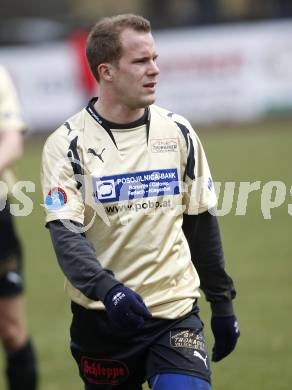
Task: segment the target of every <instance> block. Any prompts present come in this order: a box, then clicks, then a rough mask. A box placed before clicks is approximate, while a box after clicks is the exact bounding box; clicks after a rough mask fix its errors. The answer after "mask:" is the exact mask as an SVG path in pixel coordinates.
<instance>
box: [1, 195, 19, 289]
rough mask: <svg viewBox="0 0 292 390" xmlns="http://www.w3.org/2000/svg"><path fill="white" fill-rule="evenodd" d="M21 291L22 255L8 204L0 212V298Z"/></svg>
mask: <svg viewBox="0 0 292 390" xmlns="http://www.w3.org/2000/svg"><path fill="white" fill-rule="evenodd" d="M22 291H23V276H22V255H21V247H20V243H19V240H18V238H17V236H16V233H15V229H14V226H13V221H12V216H11V214H10V211H9V203H8V202H6V206H5V208H4V209H3V210H2V211H0V297H11V296H15V295H18V294H20V293H21V292H22Z"/></svg>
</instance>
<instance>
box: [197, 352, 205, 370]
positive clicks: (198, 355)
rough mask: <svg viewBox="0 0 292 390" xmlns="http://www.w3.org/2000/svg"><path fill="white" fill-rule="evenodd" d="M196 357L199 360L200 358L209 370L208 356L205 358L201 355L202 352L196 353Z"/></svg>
mask: <svg viewBox="0 0 292 390" xmlns="http://www.w3.org/2000/svg"><path fill="white" fill-rule="evenodd" d="M194 356H196V357H197V358H199V359H200V360H202V362H203V363H204V364H205V367H206V368H207V369H208V364H207V360H208V355H206V356H205V357H203V355H201V354H200V352H198V351H194Z"/></svg>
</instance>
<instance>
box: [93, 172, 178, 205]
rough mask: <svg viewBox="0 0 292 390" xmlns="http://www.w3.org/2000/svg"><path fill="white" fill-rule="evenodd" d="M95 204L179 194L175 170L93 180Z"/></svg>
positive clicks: (128, 174) (136, 173)
mask: <svg viewBox="0 0 292 390" xmlns="http://www.w3.org/2000/svg"><path fill="white" fill-rule="evenodd" d="M93 188H94V198H95V201H96V202H101V203H109V202H117V201H125V200H130V199H140V198H150V197H157V196H164V195H178V194H179V193H180V190H179V183H178V173H177V169H158V170H151V171H143V172H135V173H124V174H121V175H113V176H103V177H99V178H93Z"/></svg>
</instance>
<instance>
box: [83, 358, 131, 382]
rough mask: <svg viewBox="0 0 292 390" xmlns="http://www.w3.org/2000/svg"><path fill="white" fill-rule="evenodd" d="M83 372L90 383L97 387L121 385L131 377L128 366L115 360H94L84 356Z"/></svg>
mask: <svg viewBox="0 0 292 390" xmlns="http://www.w3.org/2000/svg"><path fill="white" fill-rule="evenodd" d="M81 370H82V373H83V376H84V378H85V379H86V380H87V381H88V383H92V384H97V385H101V384H109V385H119V384H120V383H122V382H123V381H125V380H126V379H127V378H128V376H129V369H128V367H127V366H126V364H125V363H124V362H121V361H120V360H114V359H93V358H90V357H88V356H82V358H81Z"/></svg>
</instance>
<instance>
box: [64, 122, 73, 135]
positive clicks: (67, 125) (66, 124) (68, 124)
mask: <svg viewBox="0 0 292 390" xmlns="http://www.w3.org/2000/svg"><path fill="white" fill-rule="evenodd" d="M64 126H65V127H66V128H67V129H68V134H67V135H70V133H71V131H73V129H71V126H70V123H69V122H65V123H64Z"/></svg>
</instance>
